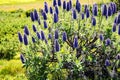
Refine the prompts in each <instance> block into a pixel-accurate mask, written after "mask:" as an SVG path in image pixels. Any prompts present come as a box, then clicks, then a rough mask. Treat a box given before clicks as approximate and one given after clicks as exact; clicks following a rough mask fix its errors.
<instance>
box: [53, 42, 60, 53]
mask: <svg viewBox="0 0 120 80" xmlns="http://www.w3.org/2000/svg"><path fill="white" fill-rule="evenodd" d="M54 48H55V52H59V51H60V44H59V42H58V40H55V47H54Z"/></svg>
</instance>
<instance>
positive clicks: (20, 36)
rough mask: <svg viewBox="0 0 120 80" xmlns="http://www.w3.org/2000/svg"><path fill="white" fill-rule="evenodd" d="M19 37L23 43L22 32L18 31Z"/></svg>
mask: <svg viewBox="0 0 120 80" xmlns="http://www.w3.org/2000/svg"><path fill="white" fill-rule="evenodd" d="M18 38H19V41H20V42H21V43H22V42H23V38H22V35H21V33H20V32H18Z"/></svg>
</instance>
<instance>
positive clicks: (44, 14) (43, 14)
mask: <svg viewBox="0 0 120 80" xmlns="http://www.w3.org/2000/svg"><path fill="white" fill-rule="evenodd" d="M42 16H43V19H44V20H47V15H46V13H45V11H43V12H42Z"/></svg>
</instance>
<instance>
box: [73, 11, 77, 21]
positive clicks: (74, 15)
mask: <svg viewBox="0 0 120 80" xmlns="http://www.w3.org/2000/svg"><path fill="white" fill-rule="evenodd" d="M72 16H73V19H77V13H76V11H75V9H73V11H72Z"/></svg>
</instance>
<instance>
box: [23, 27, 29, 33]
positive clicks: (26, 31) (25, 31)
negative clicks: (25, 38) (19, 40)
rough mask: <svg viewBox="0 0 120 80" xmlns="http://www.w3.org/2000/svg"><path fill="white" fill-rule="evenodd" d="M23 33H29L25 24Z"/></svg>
mask: <svg viewBox="0 0 120 80" xmlns="http://www.w3.org/2000/svg"><path fill="white" fill-rule="evenodd" d="M24 33H25V34H26V35H29V30H28V27H27V26H24Z"/></svg>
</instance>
